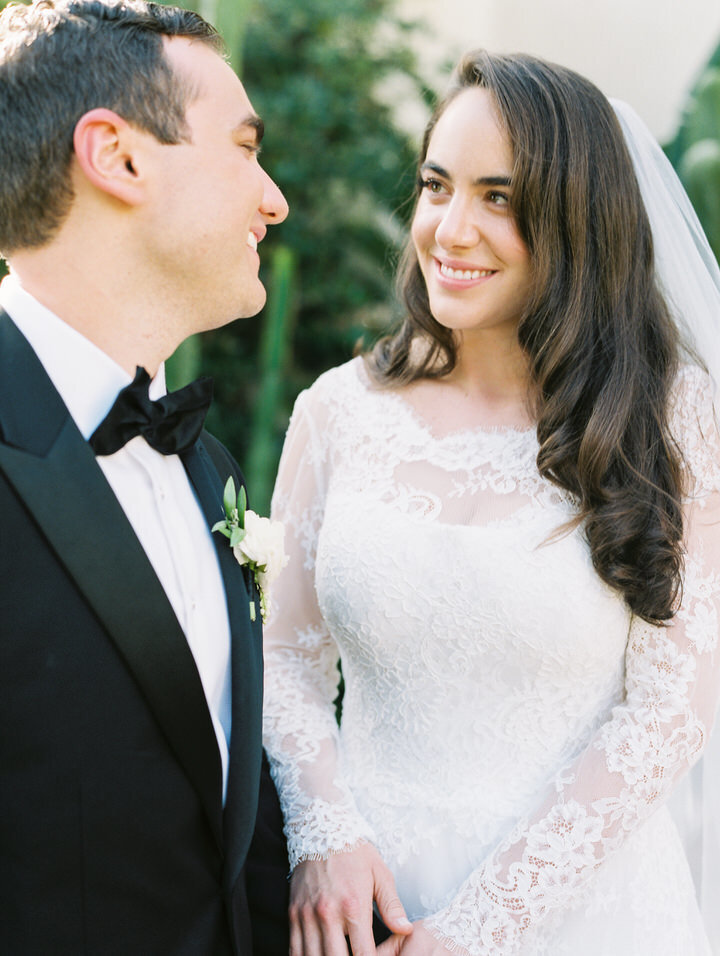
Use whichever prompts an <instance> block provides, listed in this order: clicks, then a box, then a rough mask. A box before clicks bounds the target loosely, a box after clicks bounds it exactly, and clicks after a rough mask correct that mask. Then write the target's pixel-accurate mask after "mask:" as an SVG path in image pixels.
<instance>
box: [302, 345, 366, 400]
mask: <svg viewBox="0 0 720 956" xmlns="http://www.w3.org/2000/svg"><path fill="white" fill-rule="evenodd" d="M369 387H370V381H369V378H368V373H367V371H366V369H365V362H364V360H363V358H362V356H357V357H356V358H353V359H350V361H349V362H344V363H343V364H342V365H336V366H335V367H334V368H330V369H328V370H327V371H326V372H323V373H322V374H321V375H319V376H318V377H317V378H316V379H315V381H314V382H313V384H312V385H310V387H309V388H307V389H305V391H303V392H301V393H300V395H299V396H298V399H299V400H301V401H302V402H304V403H305V404H308V405H338V404H342V403H343V402H344V401H345V399H346V398H347V397H348V396H349V395H353V394H355V395H357V394H358V393H362V392H366V391H367V390H368V389H369Z"/></svg>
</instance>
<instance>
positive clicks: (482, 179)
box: [420, 162, 512, 187]
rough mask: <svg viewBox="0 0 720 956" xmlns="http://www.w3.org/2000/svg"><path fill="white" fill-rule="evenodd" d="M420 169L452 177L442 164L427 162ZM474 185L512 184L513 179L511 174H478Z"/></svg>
mask: <svg viewBox="0 0 720 956" xmlns="http://www.w3.org/2000/svg"><path fill="white" fill-rule="evenodd" d="M420 171H421V172H423V173H425V172H432V173H437V174H438V176H442V177H443V179H452V176H451V175H450V173H449V172H448V171H447V170H446V169H444V168H443V167H442V166H440V165H439V164H438V163H433V162H426V163H423V164H422V166H421V167H420ZM472 184H473V186H505V187H510V186H512V180H511V179H510V177H509V176H478V178H477V179H474V180H473V182H472Z"/></svg>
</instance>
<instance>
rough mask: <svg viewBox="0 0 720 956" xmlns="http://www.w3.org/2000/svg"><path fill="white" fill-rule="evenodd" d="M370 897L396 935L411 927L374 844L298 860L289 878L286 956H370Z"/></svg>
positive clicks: (373, 953)
mask: <svg viewBox="0 0 720 956" xmlns="http://www.w3.org/2000/svg"><path fill="white" fill-rule="evenodd" d="M373 900H374V901H375V902H376V904H377V909H378V912H379V914H380V916H381V918H382V920H383V922H384V923H385V925H386V926H387V928H388V929H389V930H390V931H391V932H393V933H395V934H397V938H400V939H402V938H403V936H404V935H405V934H407V933H411V932H412V926H411V924H410V922H409V920H408V919H407V917H406V915H405V910H404V909H403V905H402V903H401V902H400V900H399V899H398V896H397V891H396V889H395V880H394V879H393V876H392V873H391V872H390V870H389V869H388V868H387V867H386V866H385V864H384V863H383V861H382V859H381V857H380V854H379V853H378V851H377V850H376V849H375V847H373V846H370V845H369V844H361V845H359V846H357V847H355V848H354V849H352V850H348V851H347V852H343V853H335V854H333V855H331V856H330V857H328V859H327V860H306V861H305V862H303V863H299V864H298V865H297V866H296V867H295V870H294V871H293V875H292V879H291V881H290V956H347V952H348V949H347V943H346V942H345V937H346V936H348V937H349V938H350V945H351V947H352V951H353V956H375V952H376V950H375V941H374V939H373V932H372V921H373Z"/></svg>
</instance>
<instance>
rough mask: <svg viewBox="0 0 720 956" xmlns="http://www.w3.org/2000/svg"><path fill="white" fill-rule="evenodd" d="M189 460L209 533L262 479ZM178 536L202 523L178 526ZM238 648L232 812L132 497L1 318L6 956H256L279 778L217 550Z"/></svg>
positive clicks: (242, 597)
mask: <svg viewBox="0 0 720 956" xmlns="http://www.w3.org/2000/svg"><path fill="white" fill-rule="evenodd" d="M183 463H184V465H185V468H186V470H187V473H188V475H189V478H190V481H191V482H192V485H193V487H194V489H195V492H196V495H197V497H198V500H199V501H200V504H201V507H202V508H203V510H204V512H205V514H206V516H207V521H208V525H209V526H212V525H213V524H214V522H215V521H217V520H221V519H222V517H223V511H222V493H223V486H224V484H225V481H226V480H227V478H228V476H229V475H230V474H233V475H234V476H235V481H236V485H237V484H238V483H239V482H240V481H242V477H241V475H240V474H239V472H238V471H237V466H235V465H234V463H233V461H232V459H231V458H230V456H229V455H228V453H227V452H226V451H225V450H224V449H223V448H222V446H220V445H219V443H217V442H216V441H215V440H214V439H213V438H211V436H209V435H207V433H203V436H202V437H201V439H200V440H199V442H198V443H197V445H196V447H195V448H194V449H193V450H192V451H191V452H189V453H188V454H187V455H185V456H184V457H183ZM178 520H182V516H181V515H178ZM213 537H214V539H215V543H216V546H217V551H218V558H219V563H220V568H221V571H222V575H223V578H224V583H225V590H226V594H227V602H228V610H229V617H230V626H231V633H232V656H231V660H232V664H231V667H232V740H231V750H230V765H229V780H228V794H227V803H226V807H225V812H224V813H223V807H222V798H221V764H220V756H219V752H218V747H217V742H216V739H215V733H214V730H213V726H212V723H211V720H210V715H209V712H208V708H207V704H206V700H205V696H204V693H203V689H202V685H201V683H200V678H199V676H198V672H197V669H196V666H195V661H194V659H193V656H192V653H191V652H190V650H189V647H188V645H187V642H186V639H185V637H184V635H183V632H182V630H181V628H180V625H179V624H178V621H177V619H176V617H175V615H174V613H173V610H172V608H171V606H170V604H169V602H168V600H167V598H166V596H165V593H164V591H163V589H162V587H161V586H160V583H159V581H158V580H157V578H156V576H155V574H154V572H153V569H152V566H151V565H150V563H149V561H148V559H147V557H146V555H145V552H144V551H143V549H142V547H141V546H140V543H139V542H138V540H137V538H136V536H135V534H134V532H133V530H132V527H131V525H130V524H129V522H128V521H127V519H126V517H125V514H124V512H123V511H122V509H121V507H120V505H119V504H118V501H117V499H116V498H115V496H114V495H113V492H112V490H111V489H110V487H109V485H108V484H107V482H106V480H105V478H104V476H103V474H102V471H101V470H100V468H99V467H98V465H97V463H96V461H95V459H94V456H93V453H92V451H91V449H90V447H89V446H88V444H87V443H86V442H85V441H84V440H83V438H82V436H81V435H80V433H79V431H78V430H77V428H76V426H75V424H74V423H73V421H72V419H71V418H70V416H69V414H68V411H67V409H66V407H65V405H64V404H63V402H62V400H61V399H60V397H59V395H58V393H57V392H56V390H55V389H54V387H53V385H52V383H51V382H50V379H49V378H48V376H47V375H46V373H45V371H44V369H43V368H42V366H41V364H40V362H39V361H38V359H37V357H36V355H35V353H34V352H33V350H32V349H31V348H30V346H29V344H28V343H27V341H26V339H25V338H24V337H23V336H22V335H21V334H20V332H19V331H18V329H17V328H16V326H15V325H14V323H13V322H12V321H11V320H10V319H9V318H8V316H7V315H5V314H4V313H2V312H1V311H0V773H1V774H2V779H1V782H0V952H2V953H8V954H18V956H34V954H38V956H46V954H58V956H80V954H97V956H114V954H117V956H129V954H140V953H142V954H143V956H152V954H157V956H205V954H207V956H223V954H242V956H246V954H249V953H250V952H251V949H252V944H251V943H250V942H249V940H250V930H249V922H248V913H247V901H246V893H245V880H244V873H243V867H244V864H245V860H246V856H247V853H248V848H249V846H250V841H251V838H252V835H253V828H254V824H255V814H256V808H257V794H258V787H259V779H260V764H261V743H260V740H261V734H260V726H261V707H262V647H261V627H260V622H259V615H258V621H257V622H256V623H255V624H252V623H251V621H250V617H249V612H248V602H249V599H250V594H249V589H250V588H253V589H254V584H253V583H251V582H250V580H249V578H248V577H247V576H246V574H245V573H244V572H243V571H242V569H241V568H240V566H239V565H238V564H237V562H236V561H235V559H234V557H233V555H232V552H231V550H230V548H229V546H228V543H227V539H226V538H224V537H222V536H221V535H219V534H216V535H213Z"/></svg>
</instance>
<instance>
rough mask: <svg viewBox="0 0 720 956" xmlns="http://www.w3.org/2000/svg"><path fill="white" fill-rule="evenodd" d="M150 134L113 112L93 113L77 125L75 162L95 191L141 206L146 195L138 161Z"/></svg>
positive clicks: (82, 117) (101, 110) (100, 111)
mask: <svg viewBox="0 0 720 956" xmlns="http://www.w3.org/2000/svg"><path fill="white" fill-rule="evenodd" d="M148 135H149V134H147V133H143V132H142V131H141V130H138V129H136V128H135V127H133V126H131V125H130V124H129V123H128V122H127V121H126V120H124V119H123V118H122V117H121V116H118V114H117V113H115V112H114V111H113V110H109V109H104V108H98V109H94V110H90V111H89V112H87V113H85V114H84V115H83V116H81V117H80V119H79V120H78V121H77V123H76V125H75V132H74V134H73V147H74V149H75V160H76V162H77V165H78V166H79V167H80V171H81V172H82V174H83V176H84V177H85V179H86V180H87V181H88V182H89V183H90V184H91V185H92V186H94V187H95V188H96V189H99V190H100V191H101V192H103V193H106V194H107V195H109V196H112V197H113V198H115V199H117V200H119V201H120V202H122V203H125V204H127V205H130V206H135V205H138V204H139V203H141V202H142V200H143V198H144V194H145V183H144V182H143V177H142V175H140V173H139V171H138V167H139V165H140V164H139V162H138V158H139V156H140V155H141V153H142V146H143V138H144V137H147V136H148Z"/></svg>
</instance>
